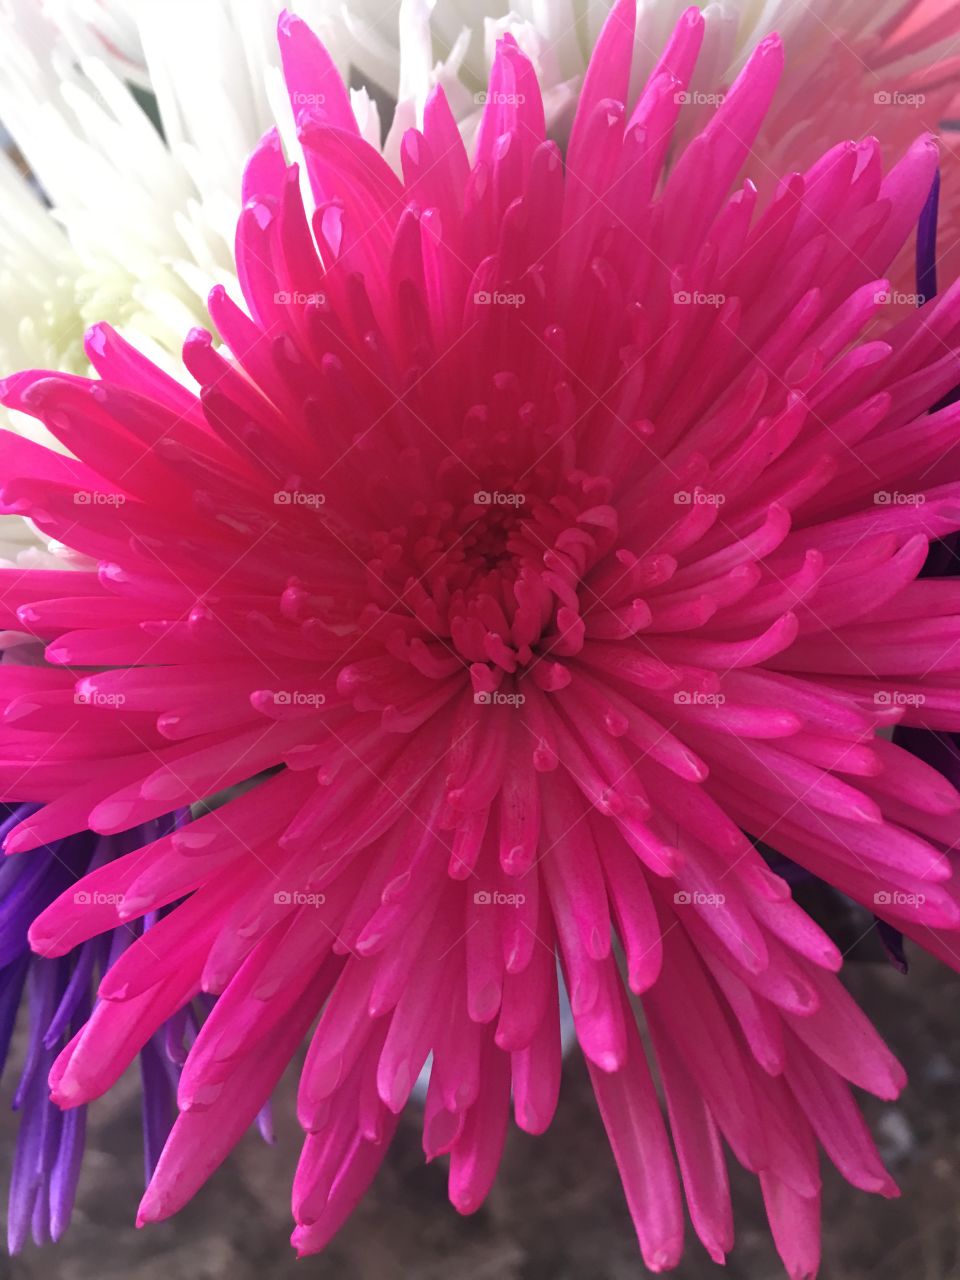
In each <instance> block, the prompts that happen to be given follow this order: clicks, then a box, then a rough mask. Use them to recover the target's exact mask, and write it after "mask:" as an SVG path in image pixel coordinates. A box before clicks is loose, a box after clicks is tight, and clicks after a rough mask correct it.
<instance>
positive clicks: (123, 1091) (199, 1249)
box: [0, 957, 960, 1280]
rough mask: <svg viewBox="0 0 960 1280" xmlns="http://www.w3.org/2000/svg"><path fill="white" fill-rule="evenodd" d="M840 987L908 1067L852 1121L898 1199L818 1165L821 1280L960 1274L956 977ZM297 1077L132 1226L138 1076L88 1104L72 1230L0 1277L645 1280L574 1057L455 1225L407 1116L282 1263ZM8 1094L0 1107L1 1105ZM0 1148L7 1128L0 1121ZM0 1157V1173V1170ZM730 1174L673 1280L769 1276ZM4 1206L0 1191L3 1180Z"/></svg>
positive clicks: (769, 1260) (923, 975)
mask: <svg viewBox="0 0 960 1280" xmlns="http://www.w3.org/2000/svg"><path fill="white" fill-rule="evenodd" d="M846 978H847V982H848V984H849V986H850V988H851V990H852V992H853V994H854V995H855V996H856V997H857V999H858V1000H860V1002H861V1003H862V1004H863V1006H864V1007H865V1009H866V1010H867V1012H868V1013H869V1014H870V1015H871V1016H872V1017H873V1018H874V1020H875V1021H876V1022H877V1024H878V1025H879V1027H880V1028H881V1030H882V1031H883V1032H884V1034H885V1035H886V1037H887V1039H888V1040H889V1042H890V1043H891V1045H892V1046H893V1048H894V1050H895V1051H896V1052H897V1053H898V1054H899V1056H900V1057H901V1059H902V1061H903V1062H904V1063H905V1065H906V1067H907V1069H908V1071H909V1073H910V1077H911V1083H910V1087H909V1088H908V1090H907V1092H906V1093H905V1094H904V1096H903V1097H902V1099H901V1100H900V1102H899V1103H897V1104H894V1105H888V1104H880V1103H875V1102H874V1101H873V1100H867V1103H866V1110H867V1114H868V1117H869V1119H870V1121H871V1123H872V1126H873V1128H874V1132H875V1133H876V1134H877V1136H878V1140H879V1142H880V1146H881V1149H882V1151H883V1154H884V1156H885V1157H886V1159H887V1162H888V1164H889V1166H890V1168H891V1170H892V1171H893V1173H894V1176H895V1177H896V1178H897V1180H898V1181H899V1183H900V1185H901V1188H902V1191H903V1195H902V1198H901V1199H900V1200H897V1201H884V1200H880V1199H878V1198H875V1197H869V1196H866V1195H864V1194H862V1193H861V1192H857V1191H854V1190H853V1189H852V1188H850V1187H848V1186H846V1184H845V1183H843V1182H842V1181H841V1179H840V1178H839V1177H837V1176H834V1175H833V1174H832V1171H830V1170H827V1171H826V1180H825V1189H824V1260H823V1266H822V1269H821V1276H822V1277H823V1280H854V1277H856V1278H857V1280H860V1277H864V1278H865V1277H872V1278H873V1280H903V1278H907V1280H950V1278H951V1277H960V1087H958V1086H960V1019H958V1017H957V1008H958V1003H960V978H958V977H957V976H956V975H953V974H951V973H949V972H948V971H946V970H944V969H942V968H940V967H938V966H937V965H935V964H934V963H933V962H932V961H929V960H928V959H927V958H926V957H919V958H915V959H914V962H913V965H912V968H911V971H910V974H909V976H908V977H906V978H904V977H901V976H900V975H899V974H898V973H896V972H894V971H893V970H892V969H889V968H886V967H884V966H882V965H875V964H852V965H848V967H847V969H846ZM294 1087H295V1074H294V1073H293V1072H291V1073H289V1074H288V1077H287V1078H286V1079H285V1081H284V1082H283V1085H282V1087H281V1090H280V1091H279V1093H278V1096H277V1100H276V1108H275V1112H276V1122H277V1131H278V1138H279V1140H278V1143H277V1145H276V1146H275V1147H273V1148H270V1147H267V1146H265V1145H264V1144H263V1143H262V1142H261V1141H260V1139H259V1138H258V1137H257V1136H255V1135H248V1137H247V1138H246V1139H245V1140H244V1141H243V1143H242V1144H241V1145H240V1147H239V1148H238V1149H237V1150H236V1151H235V1152H234V1154H233V1156H232V1157H231V1158H230V1159H229V1160H228V1162H227V1163H226V1164H225V1165H224V1166H223V1167H222V1168H221V1169H220V1171H219V1172H218V1173H217V1174H216V1175H215V1176H214V1178H213V1179H212V1180H211V1182H210V1183H208V1184H207V1186H206V1187H205V1188H204V1190H203V1191H202V1192H201V1193H200V1195H198V1196H197V1197H196V1199H195V1200H194V1201H193V1202H192V1203H191V1204H190V1205H189V1206H188V1207H187V1208H186V1209H185V1210H184V1211H183V1212H182V1213H181V1214H180V1215H179V1216H178V1217H177V1218H175V1219H174V1220H173V1221H171V1222H168V1223H164V1224H163V1225H161V1226H154V1227H150V1228H147V1229H146V1230H145V1231H136V1230H135V1229H134V1228H133V1226H132V1222H133V1218H134V1214H135V1211H136V1206H137V1201H138V1199H139V1195H140V1190H141V1183H140V1176H141V1155H140V1136H139V1106H138V1098H137V1081H136V1079H135V1078H133V1079H130V1080H129V1081H124V1082H123V1085H122V1086H121V1087H120V1088H119V1089H117V1090H116V1091H115V1093H114V1096H112V1097H109V1098H106V1099H104V1100H102V1101H101V1102H100V1103H98V1104H96V1105H95V1106H94V1107H93V1109H92V1114H91V1123H90V1133H89V1141H88V1150H87V1159H86V1164H85V1167H84V1174H83V1177H82V1179H81V1184H80V1194H79V1199H78V1205H77V1211H76V1213H75V1216H74V1224H73V1227H72V1229H71V1231H70V1233H69V1235H68V1236H67V1238H66V1239H65V1240H64V1241H62V1242H61V1243H60V1244H59V1245H58V1246H55V1247H54V1248H53V1249H51V1250H46V1251H41V1250H38V1249H35V1248H32V1247H31V1248H30V1249H29V1250H28V1251H27V1252H26V1253H25V1254H24V1255H23V1256H21V1257H19V1258H14V1259H8V1258H2V1259H0V1277H11V1278H15V1280H41V1277H42V1278H43V1280H49V1278H50V1277H56V1280H154V1278H156V1280H161V1278H162V1280H169V1277H172V1276H175V1277H177V1278H178V1280H206V1278H208V1277H210V1278H212V1277H217V1278H219V1277H230V1278H231V1280H254V1278H255V1277H257V1278H261V1277H263V1276H269V1277H271V1280H286V1278H287V1277H290V1278H291V1280H292V1278H293V1277H297V1280H344V1278H349V1280H368V1278H369V1280H400V1278H401V1277H402V1278H403V1280H449V1278H450V1277H453V1278H454V1280H626V1278H627V1277H630V1278H631V1280H636V1278H637V1277H640V1276H642V1275H643V1274H645V1273H644V1270H643V1265H642V1262H641V1261H640V1256H639V1252H638V1250H637V1245H636V1240H635V1237H634V1234H633V1230H632V1227H631V1224H630V1219H629V1217H628V1216H627V1212H626V1208H625V1206H624V1202H623V1198H622V1195H621V1192H620V1187H619V1183H618V1181H617V1175H616V1170H615V1168H614V1165H613V1160H612V1158H611V1156H610V1154H609V1151H608V1148H607V1144H606V1139H605V1136H604V1133H603V1130H602V1128H601V1125H600V1122H599V1119H598V1117H597V1114H596V1110H595V1107H594V1104H593V1101H592V1097H591V1093H590V1086H589V1082H588V1080H587V1076H586V1072H585V1070H584V1069H583V1067H582V1065H581V1063H580V1061H579V1060H578V1058H577V1056H576V1055H574V1057H573V1058H572V1059H571V1060H570V1061H569V1062H568V1064H567V1069H566V1074H565V1080H564V1086H563V1092H562V1095H561V1101H560V1108H559V1111H558V1114H557V1118H556V1120H555V1121H554V1124H553V1126H552V1128H551V1129H550V1131H549V1132H548V1133H547V1134H546V1135H545V1136H544V1137H543V1138H539V1139H533V1138H530V1137H528V1136H526V1135H525V1134H522V1133H519V1132H517V1131H512V1132H511V1134H510V1136H509V1138H508V1143H507V1149H506V1153H505V1155H504V1160H503V1165H502V1167H501V1171H500V1176H499V1179H498V1181H497V1183H496V1185H495V1187H494V1190H493V1192H492V1194H491V1196H490V1198H489V1200H488V1201H487V1204H486V1206H485V1207H484V1208H483V1209H482V1210H481V1211H480V1212H479V1213H478V1214H476V1215H475V1216H474V1217H473V1218H466V1219H464V1218H460V1217H459V1216H458V1215H457V1214H456V1213H455V1212H454V1211H453V1209H452V1208H451V1207H450V1206H449V1204H447V1202H446V1188H445V1169H444V1167H443V1163H444V1162H443V1161H438V1162H437V1163H436V1164H435V1165H432V1166H429V1167H425V1166H424V1164H423V1158H422V1154H421V1151H420V1138H419V1133H418V1130H417V1119H416V1115H415V1113H414V1112H413V1111H411V1112H410V1113H409V1114H408V1116H407V1117H406V1118H405V1123H404V1124H403V1125H402V1126H401V1128H400V1131H399V1133H398V1136H397V1139H396V1141H395V1142H394V1144H393V1147H392V1149H391V1151H390V1154H389V1156H388V1157H387V1161H386V1163H385V1165H384V1167H383V1169H382V1170H381V1172H380V1175H379V1177H378V1179H377V1181H376V1182H375V1183H374V1186H373V1188H372V1190H371V1193H370V1194H369V1196H368V1197H367V1199H366V1201H365V1202H364V1203H363V1204H362V1205H361V1207H360V1209H359V1210H358V1211H357V1213H356V1214H355V1215H354V1217H353V1219H352V1220H351V1222H350V1223H349V1224H348V1225H347V1227H346V1228H345V1229H344V1230H343V1231H342V1232H341V1234H340V1235H339V1237H338V1238H337V1239H336V1240H335V1242H334V1243H333V1244H332V1245H331V1246H330V1247H329V1248H328V1250H327V1251H326V1253H325V1254H323V1255H322V1256H320V1257H313V1258H307V1259H305V1260H304V1261H302V1262H299V1263H298V1262H297V1261H296V1260H295V1258H294V1256H293V1254H292V1252H291V1250H290V1248H289V1244H288V1235H289V1231H290V1225H291V1224H290V1220H289V1185H290V1179H291V1175H292V1171H293V1167H294V1164H295V1161H296V1154H297V1149H298V1133H297V1129H296V1122H295V1120H294V1118H293V1107H292V1094H293V1090H294ZM8 1096H9V1094H8V1091H7V1090H5V1097H8ZM0 1123H2V1124H3V1126H4V1129H3V1134H4V1138H5V1140H6V1148H7V1150H9V1141H10V1136H11V1134H12V1132H13V1124H12V1122H11V1119H10V1116H9V1113H8V1112H7V1111H6V1110H5V1111H4V1113H3V1118H2V1122H0ZM4 1163H5V1164H6V1163H7V1160H6V1159H5V1161H4ZM731 1173H732V1176H733V1185H734V1196H735V1210H736V1216H737V1244H736V1248H735V1249H734V1252H733V1254H732V1255H731V1257H730V1259H729V1261H728V1264H727V1268H726V1271H725V1272H721V1271H719V1270H717V1269H716V1268H714V1267H713V1265H712V1263H711V1262H710V1261H709V1259H708V1258H707V1256H706V1254H705V1253H704V1251H703V1250H702V1248H701V1247H700V1245H699V1243H698V1242H697V1241H696V1240H695V1239H694V1238H693V1235H692V1232H688V1245H687V1254H686V1256H685V1258H684V1261H683V1262H682V1264H681V1265H680V1267H679V1268H678V1269H677V1270H676V1271H675V1272H674V1273H673V1274H674V1275H675V1276H676V1277H677V1278H678V1280H701V1278H706V1277H709V1276H713V1277H714V1278H715V1280H719V1277H720V1276H723V1275H726V1276H729V1277H734V1278H737V1280H739V1278H741V1277H743V1278H744V1280H746V1278H749V1280H767V1278H768V1277H769V1278H770V1280H774V1278H776V1277H782V1276H783V1271H782V1269H781V1267H780V1264H779V1262H778V1260H777V1257H776V1255H775V1253H774V1251H773V1248H772V1246H771V1244H770V1242H769V1238H768V1236H767V1233H766V1229H765V1227H764V1222H763V1214H762V1208H761V1205H760V1197H759V1192H758V1190H757V1187H756V1183H755V1181H754V1179H752V1178H751V1177H749V1176H747V1175H745V1174H743V1173H742V1171H740V1170H734V1169H732V1170H731ZM3 1202H4V1204H5V1202H6V1187H5V1186H4V1187H3Z"/></svg>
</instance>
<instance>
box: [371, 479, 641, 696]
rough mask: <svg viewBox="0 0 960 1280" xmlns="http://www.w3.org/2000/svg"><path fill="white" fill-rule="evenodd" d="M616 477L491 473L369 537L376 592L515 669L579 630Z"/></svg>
mask: <svg viewBox="0 0 960 1280" xmlns="http://www.w3.org/2000/svg"><path fill="white" fill-rule="evenodd" d="M609 491H610V485H609V482H608V481H606V480H602V479H597V478H595V477H591V476H588V475H586V474H585V473H583V472H578V471H572V470H571V471H569V472H567V473H566V474H565V475H563V476H562V477H561V478H560V479H559V481H558V479H557V477H556V475H553V476H550V477H547V476H545V475H542V474H536V473H533V474H531V475H528V476H523V477H518V478H517V479H515V480H505V479H504V478H503V477H502V476H499V477H485V478H484V479H483V481H482V482H480V483H474V484H473V486H472V487H471V488H470V489H463V491H462V492H457V493H456V494H455V495H453V496H451V497H450V498H449V499H445V500H442V501H438V502H435V503H432V504H426V503H417V504H415V505H414V506H413V508H412V509H411V511H410V515H409V518H408V520H407V521H406V523H405V524H403V525H402V526H399V527H397V528H394V529H391V530H389V531H383V532H381V533H379V534H378V535H377V536H376V537H375V539H374V551H375V559H374V560H373V561H372V562H371V565H370V568H371V572H372V575H373V576H374V578H375V579H376V580H377V581H378V582H379V584H380V587H381V588H382V589H381V590H380V591H379V592H378V593H377V594H378V597H379V598H378V601H377V603H378V604H380V605H381V607H387V608H388V609H389V611H390V612H392V613H398V612H402V611H410V612H412V613H413V614H414V616H415V617H416V618H418V619H419V620H420V622H421V623H422V624H423V626H424V628H425V630H426V631H427V632H428V633H429V635H425V636H423V637H422V638H423V640H424V641H425V642H427V643H428V644H429V643H431V641H432V642H434V643H436V644H438V645H442V646H444V647H445V648H446V649H447V650H448V652H449V653H455V654H456V655H457V656H458V657H459V658H460V659H461V660H462V661H463V662H464V663H466V664H471V665H473V664H477V663H479V664H483V665H486V666H488V667H490V668H499V669H500V671H501V673H502V672H508V673H513V672H516V671H517V670H518V669H519V668H521V667H523V666H526V665H527V664H529V663H531V662H532V661H534V660H535V659H541V658H543V657H546V656H548V655H549V656H550V657H552V658H562V657H564V656H569V655H571V654H573V653H576V652H578V651H579V650H580V649H581V648H582V646H583V641H584V634H585V623H584V618H583V616H582V615H583V614H584V613H585V612H586V611H587V610H589V609H590V608H591V607H592V606H593V605H595V604H596V603H598V598H596V597H595V596H594V593H593V592H592V591H591V588H590V578H591V576H592V575H593V573H594V571H595V569H596V568H597V566H598V562H599V561H600V560H601V559H602V558H603V557H605V556H607V554H608V553H609V552H610V550H611V548H612V546H613V543H614V539H615V537H616V532H617V519H616V513H615V512H614V510H613V508H612V507H610V506H609V505H607V498H608V497H609Z"/></svg>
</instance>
